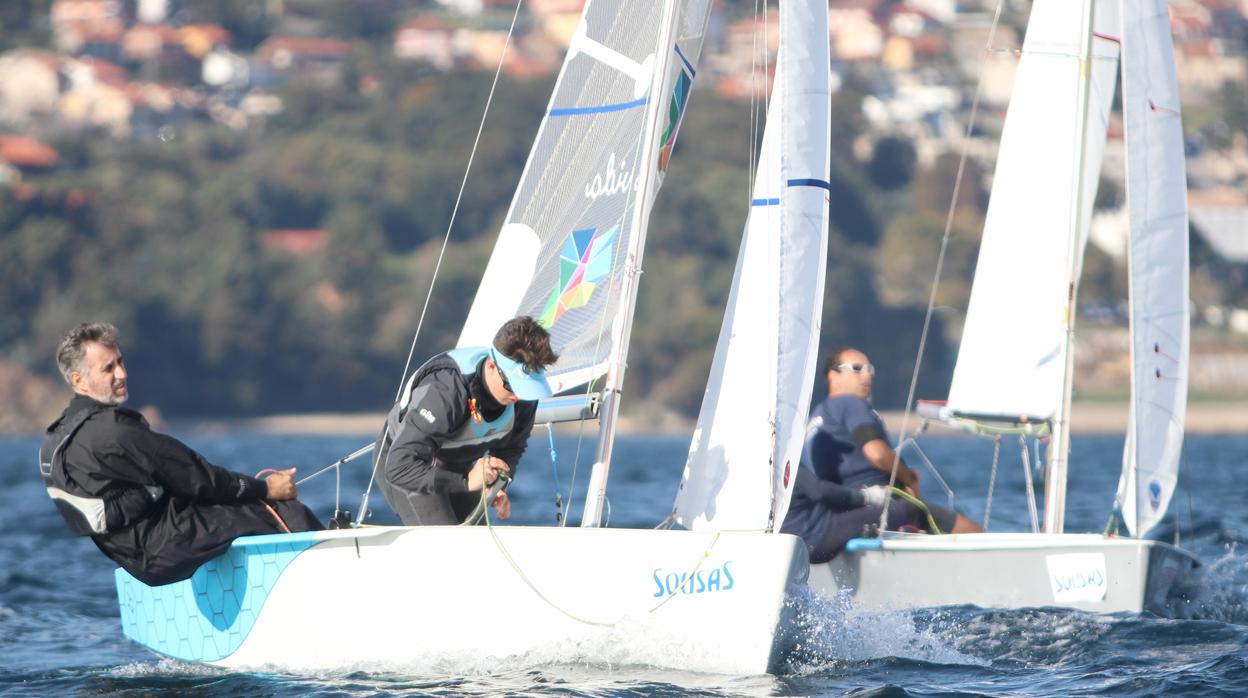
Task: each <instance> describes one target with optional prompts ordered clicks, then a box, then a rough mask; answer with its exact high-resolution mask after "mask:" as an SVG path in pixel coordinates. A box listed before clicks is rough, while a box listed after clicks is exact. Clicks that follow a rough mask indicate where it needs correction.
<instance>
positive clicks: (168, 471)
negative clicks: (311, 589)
mask: <svg viewBox="0 0 1248 698" xmlns="http://www.w3.org/2000/svg"><path fill="white" fill-rule="evenodd" d="M84 409H93V410H99V411H98V412H97V413H96V414H94V415H92V416H91V417H90V418H89V419H87V421H86V422H84V423H83V425H82V426H81V427H80V428H79V429H78V431H77V433H76V434H75V435H74V436H73V438H72V439H71V440H70V442H69V444H67V445H66V446H65V449H64V458H65V478H66V486H67V487H66V489H67V491H68V492H69V493H70V494H73V495H77V496H82V497H100V498H103V499H104V500H105V501H108V500H110V499H111V498H114V497H116V495H117V493H118V492H119V491H122V490H133V489H134V488H136V487H159V488H161V489H162V490H163V494H162V495H161V496H160V498H159V499H157V500H156V501H154V502H153V503H152V505H151V507H150V511H148V512H147V513H146V514H143V515H140V516H138V517H135V518H137V520H122V521H117V520H116V517H112V516H110V521H109V527H108V529H109V530H108V531H107V532H105V533H103V534H97V535H92V536H91V539H92V540H93V541H95V544H96V545H97V546H99V548H100V550H102V551H104V554H105V555H108V556H109V557H110V558H112V559H113V560H114V561H115V562H116V563H117V564H119V565H121V566H122V567H123V568H125V570H126V571H127V572H129V573H130V574H132V575H134V576H135V577H136V578H138V579H139V580H141V581H143V582H145V583H147V584H152V585H155V584H167V583H170V582H175V581H178V580H181V579H186V578H188V577H190V576H191V575H192V574H193V573H194V572H195V569H196V568H198V567H199V565H200V564H202V563H204V562H206V561H207V560H209V559H211V558H213V557H216V556H217V555H219V554H220V553H221V552H223V551H224V550H225V549H226V548H228V547H229V545H230V542H231V541H233V540H234V539H235V538H237V537H239V536H246V535H256V534H263V533H278V532H279V531H280V529H279V528H278V524H277V522H276V521H275V520H274V518H273V515H272V514H270V513H269V512H268V511H267V510H266V509H265V508H264V506H263V504H262V503H261V501H260V499H261V498H262V497H263V496H264V494H265V492H266V486H265V484H264V481H263V480H259V479H256V478H254V477H248V476H246V475H240V474H238V473H235V472H231V471H229V470H226V469H225V468H221V467H218V466H216V465H213V464H212V463H209V462H208V461H207V460H205V459H204V457H203V456H201V455H199V454H198V453H196V452H195V451H193V450H191V449H190V448H189V447H188V446H186V445H185V444H183V443H182V442H180V441H178V440H177V439H175V438H173V437H171V436H166V435H164V434H159V433H157V432H154V431H152V430H151V427H149V426H148V424H147V420H145V419H144V418H143V415H141V414H139V413H138V412H135V411H134V410H129V409H126V408H123V407H114V406H109V405H104V404H103V403H100V402H98V401H96V400H93V399H91V398H89V397H86V396H83V395H78V396H75V397H74V399H73V400H72V401H71V402H70V403H69V407H67V408H66V410H65V413H64V414H63V415H62V417H61V419H62V420H67V419H68V418H69V417H70V416H72V415H73V414H74V413H75V412H77V411H79V410H84ZM272 505H273V506H274V507H275V508H276V509H277V511H278V513H279V514H280V515H281V516H282V518H283V519H284V520H285V521H286V524H287V525H288V526H289V527H290V529H291V530H292V531H304V530H315V529H319V528H321V526H320V524H319V522H317V520H316V517H315V516H314V515H313V514H312V512H310V511H308V510H307V508H306V507H303V506H302V505H301V504H298V503H297V502H273V503H272Z"/></svg>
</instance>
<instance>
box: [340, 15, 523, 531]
mask: <svg viewBox="0 0 1248 698" xmlns="http://www.w3.org/2000/svg"><path fill="white" fill-rule="evenodd" d="M523 4H524V0H516V9H515V12H513V13H512V15H511V26H509V27H508V28H507V38H506V39H504V41H503V50H502V51H501V52H499V55H498V65H497V66H495V68H494V80H493V81H492V82H491V83H490V92H489V94H488V95H487V96H486V98H485V109H484V110H483V111H482V112H481V122H480V123H478V124H477V135H476V136H475V137H474V138H473V139H472V150H471V151H470V152H469V153H468V165H467V166H466V167H465V168H464V177H463V179H462V180H460V183H459V193H458V194H456V195H455V205H454V206H453V207H452V208H451V218H450V220H449V221H447V224H446V235H444V236H443V237H442V247H441V248H440V249H439V250H438V259H437V262H436V263H435V264H434V266H433V275H432V276H431V277H430V278H429V290H428V291H427V292H426V293H425V302H424V305H422V306H421V308H420V318H419V319H418V320H417V321H416V333H415V334H413V335H412V344H411V346H410V347H408V350H407V360H406V361H405V362H404V363H403V373H402V375H400V376H399V387H398V389H397V390H395V393H394V401H395V402H398V401H399V398H400V397H401V396H402V395H403V386H404V384H405V383H407V372H408V370H409V369H410V368H411V367H412V356H414V355H415V354H416V341H417V340H418V339H420V331H421V329H422V328H423V327H424V324H425V314H426V313H427V312H428V311H429V301H430V299H432V298H433V288H434V286H435V285H436V284H437V282H438V273H439V272H440V271H441V270H442V260H443V258H444V257H446V247H447V245H448V244H449V243H450V240H451V231H452V230H453V229H454V228H455V217H456V216H457V215H458V214H459V205H460V203H461V202H462V201H463V199H464V189H466V188H467V186H468V175H469V174H470V173H471V172H472V163H473V161H474V160H475V159H476V156H477V147H478V146H479V145H480V144H481V133H482V132H483V131H484V130H485V119H486V117H487V116H489V114H490V106H491V105H492V104H493V103H494V92H495V91H496V89H497V88H498V78H499V76H500V75H501V74H502V72H503V61H504V60H506V58H507V49H508V48H510V47H511V38H512V36H513V35H514V34H515V31H516V20H517V19H518V18H519V17H520V7H521V6H522V5H523ZM389 430H390V429H389V424H387V426H386V430H385V433H383V434H382V436H381V440H382V441H384V440H385V438H386V437H387V436H389ZM377 455H379V454H374V458H373V472H372V474H371V475H369V477H368V486H367V487H366V488H364V497H363V499H362V501H361V502H360V513H359V516H358V517H357V518H356V522H355V524H356V525H357V526H359V525H361V524H363V523H364V518H365V516H367V514H368V499H369V496H370V495H371V494H372V492H373V483H374V482H376V480H377V465H378V460H379V459H378V458H377V457H376V456H377Z"/></svg>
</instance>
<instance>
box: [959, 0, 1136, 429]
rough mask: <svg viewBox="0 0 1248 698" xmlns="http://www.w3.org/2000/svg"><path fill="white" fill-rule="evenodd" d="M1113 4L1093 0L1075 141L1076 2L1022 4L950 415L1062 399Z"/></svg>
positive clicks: (1046, 407)
mask: <svg viewBox="0 0 1248 698" xmlns="http://www.w3.org/2000/svg"><path fill="white" fill-rule="evenodd" d="M1117 2H1118V0H1098V2H1096V5H1095V8H1094V12H1093V18H1094V22H1093V26H1094V27H1095V29H1096V31H1095V34H1094V39H1093V43H1092V55H1093V60H1092V75H1091V84H1090V88H1089V107H1088V118H1087V122H1086V131H1085V137H1084V138H1083V139H1080V138H1078V130H1079V128H1080V124H1081V123H1082V118H1081V117H1082V115H1081V114H1080V110H1079V100H1078V91H1079V90H1078V85H1079V81H1080V63H1081V60H1080V47H1081V45H1082V43H1081V40H1080V24H1081V22H1080V14H1081V11H1082V8H1081V4H1082V3H1078V2H1071V1H1070V0H1036V2H1035V3H1034V5H1033V6H1032V10H1031V17H1030V19H1029V21H1028V23H1027V36H1026V39H1025V40H1024V43H1023V53H1022V57H1021V59H1020V60H1019V66H1018V72H1017V75H1016V76H1015V80H1014V90H1013V94H1012V96H1011V98H1010V106H1009V110H1008V113H1007V115H1006V120H1005V127H1004V130H1003V132H1002V135H1001V146H1000V150H999V152H998V155H997V167H996V172H995V175H994V177H993V186H992V198H991V201H990V202H989V205H988V214H987V217H986V220H985V224H984V234H983V241H982V242H981V245H980V252H979V261H978V264H977V266H976V268H975V281H974V285H973V287H972V290H971V299H970V305H969V307H968V309H967V317H966V324H965V326H964V329H963V333H962V342H961V348H960V349H959V352H958V360H957V364H956V366H955V368H954V374H953V384H952V386H951V387H950V390H949V408H950V409H951V410H952V411H953V412H955V413H957V414H962V415H971V416H976V417H984V418H991V417H998V418H1002V419H1006V420H1014V419H1018V418H1020V417H1026V418H1028V419H1030V420H1032V421H1037V420H1046V419H1050V418H1052V417H1053V416H1054V415H1055V414H1056V413H1057V411H1058V409H1059V406H1060V405H1061V403H1062V399H1063V387H1062V384H1063V380H1062V376H1063V371H1064V368H1065V365H1066V348H1065V335H1066V329H1067V322H1068V320H1070V319H1071V318H1069V317H1068V314H1067V313H1068V312H1071V311H1073V308H1070V309H1068V303H1069V300H1070V296H1071V284H1072V283H1074V282H1075V281H1076V280H1077V278H1078V272H1079V269H1080V260H1081V259H1082V256H1083V249H1084V246H1085V243H1086V241H1087V230H1088V221H1089V220H1090V216H1091V211H1092V202H1093V200H1094V199H1095V198H1096V197H1095V194H1096V186H1097V183H1098V173H1099V172H1100V168H1101V159H1102V154H1103V151H1104V146H1105V136H1106V128H1107V124H1108V120H1109V111H1110V106H1111V104H1112V101H1113V97H1114V84H1115V80H1116V77H1117V75H1116V73H1117V58H1118V42H1117V38H1116V37H1117V35H1118V8H1117ZM1080 141H1082V143H1083V145H1082V148H1080V147H1079V146H1078V145H1077V144H1079V143H1080ZM1080 150H1082V151H1083V152H1082V153H1081V152H1080ZM1081 157H1082V167H1081V166H1080V162H1081V160H1080V158H1081ZM1081 169H1082V173H1081V172H1080V170H1081ZM1080 174H1082V181H1083V193H1082V196H1081V197H1076V190H1075V188H1074V187H1073V186H1072V182H1074V181H1076V178H1077V177H1079V176H1080ZM1077 199H1078V200H1080V201H1082V205H1081V206H1080V209H1081V210H1080V211H1078V212H1077V213H1078V215H1077V217H1076V215H1075V214H1076V212H1075V211H1074V208H1075V207H1076V201H1077ZM1074 221H1077V223H1075V224H1074V225H1073V226H1072V222H1074ZM1072 228H1073V229H1072ZM1072 254H1073V255H1074V258H1073V260H1072V258H1071V255H1072ZM1072 272H1073V273H1074V278H1073V279H1072V278H1071V274H1072Z"/></svg>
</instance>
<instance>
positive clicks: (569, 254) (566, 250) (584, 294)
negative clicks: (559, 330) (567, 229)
mask: <svg viewBox="0 0 1248 698" xmlns="http://www.w3.org/2000/svg"><path fill="white" fill-rule="evenodd" d="M619 231H620V226H619V224H618V223H617V224H616V225H613V226H611V228H610V229H608V230H607V231H606V232H604V233H602V234H599V233H598V231H597V230H596V229H594V228H586V229H584V230H573V231H572V234H571V235H569V236H568V239H567V240H566V241H564V243H563V249H561V250H560V251H559V283H558V284H557V285H556V286H555V289H554V291H553V292H552V293H551V294H550V300H549V301H547V303H546V308H545V310H543V311H542V314H541V316H540V317H539V318H538V319H537V322H538V324H540V325H541V326H542V327H546V328H549V327H551V326H552V325H554V324H555V323H556V322H558V321H559V318H561V317H563V314H564V313H566V312H567V311H569V310H572V309H574V308H580V307H581V306H583V305H585V304H587V303H589V298H590V296H592V295H593V293H594V289H595V288H597V287H598V281H600V280H601V279H602V278H603V277H605V276H607V275H608V274H610V273H611V258H612V248H613V246H614V243H615V234H616V233H618V232H619Z"/></svg>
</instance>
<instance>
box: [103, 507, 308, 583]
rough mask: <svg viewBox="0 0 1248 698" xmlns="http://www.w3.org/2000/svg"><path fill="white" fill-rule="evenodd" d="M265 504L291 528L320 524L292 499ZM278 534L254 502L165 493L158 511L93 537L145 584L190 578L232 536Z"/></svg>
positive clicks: (275, 524)
mask: <svg viewBox="0 0 1248 698" xmlns="http://www.w3.org/2000/svg"><path fill="white" fill-rule="evenodd" d="M269 505H270V506H272V507H273V510H274V511H275V512H277V514H278V515H279V516H281V517H282V520H283V521H285V522H286V526H287V527H289V528H290V530H291V532H292V533H296V532H300V531H319V530H321V529H323V528H325V527H324V526H323V525H321V522H320V521H319V520H318V519H317V518H316V515H315V514H313V513H312V510H311V509H308V508H307V507H306V506H304V505H303V504H302V503H300V502H299V501H297V500H290V501H283V502H275V501H270V502H269ZM267 533H283V531H282V529H281V527H280V526H279V524H278V522H277V520H276V519H275V518H274V517H273V514H272V513H270V512H269V510H268V509H266V508H265V507H264V505H263V503H261V502H259V501H255V502H238V503H234V504H206V503H202V502H196V501H194V500H191V499H187V498H183V497H173V498H170V499H169V500H168V501H167V503H166V506H165V507H164V509H163V510H161V511H159V512H157V513H155V514H153V515H152V516H150V517H148V518H147V519H144V520H142V521H140V522H138V523H136V524H135V525H134V526H131V527H129V528H126V529H123V530H121V531H115V532H110V533H107V534H105V535H102V536H92V540H94V541H95V544H96V545H97V546H98V547H99V548H100V550H102V551H104V554H105V555H107V556H109V557H110V558H112V559H113V561H114V562H116V563H117V564H119V565H121V566H122V568H124V569H125V570H126V571H127V572H129V573H130V574H131V575H133V576H134V577H135V578H136V579H138V580H139V581H141V582H143V583H144V584H147V585H149V586H158V585H161V584H171V583H173V582H179V581H182V580H183V579H189V578H190V577H191V575H193V574H195V570H197V569H199V566H200V565H202V564H204V563H205V562H207V561H209V560H211V559H212V558H214V557H217V556H218V555H220V554H221V553H223V552H225V550H226V549H227V548H229V547H230V543H233V542H234V539H235V538H241V537H242V536H256V535H263V534H267Z"/></svg>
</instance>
